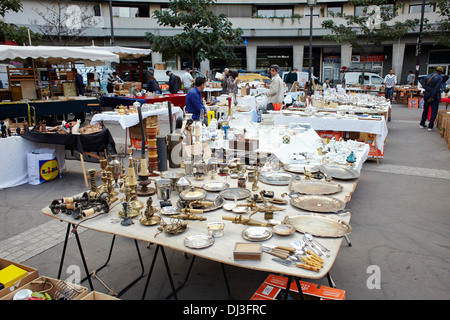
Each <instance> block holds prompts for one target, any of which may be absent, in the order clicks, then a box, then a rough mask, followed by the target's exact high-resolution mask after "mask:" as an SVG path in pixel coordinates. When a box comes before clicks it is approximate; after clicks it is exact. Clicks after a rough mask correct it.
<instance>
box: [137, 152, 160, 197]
mask: <svg viewBox="0 0 450 320" xmlns="http://www.w3.org/2000/svg"><path fill="white" fill-rule="evenodd" d="M149 176H150V175H149V173H148V170H147V161H146V159H145V158H144V159H141V170H140V172H139V187H138V189H137V191H136V193H137V195H138V197H149V196H152V195H154V194H155V193H156V189H155V188H149V187H148V185H149V184H150V183H151V182H152V180H150V179H149V178H148V177H149Z"/></svg>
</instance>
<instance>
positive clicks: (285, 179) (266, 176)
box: [259, 172, 295, 186]
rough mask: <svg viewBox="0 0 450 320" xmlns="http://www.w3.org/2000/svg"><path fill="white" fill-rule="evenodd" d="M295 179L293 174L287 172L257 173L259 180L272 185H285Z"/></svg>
mask: <svg viewBox="0 0 450 320" xmlns="http://www.w3.org/2000/svg"><path fill="white" fill-rule="evenodd" d="M294 179H295V175H294V174H292V173H289V172H263V173H261V174H260V175H259V181H261V182H262V183H265V184H271V185H274V186H287V185H289V183H290V182H291V181H292V180H294Z"/></svg>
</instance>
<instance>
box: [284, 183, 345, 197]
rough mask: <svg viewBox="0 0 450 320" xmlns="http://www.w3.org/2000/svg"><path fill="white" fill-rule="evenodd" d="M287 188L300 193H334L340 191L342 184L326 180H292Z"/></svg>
mask: <svg viewBox="0 0 450 320" xmlns="http://www.w3.org/2000/svg"><path fill="white" fill-rule="evenodd" d="M289 190H291V191H293V192H298V193H301V194H309V195H312V194H317V195H326V194H335V193H338V192H341V191H342V186H341V185H340V184H337V183H334V182H326V181H292V182H291V184H289Z"/></svg>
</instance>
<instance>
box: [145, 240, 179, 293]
mask: <svg viewBox="0 0 450 320" xmlns="http://www.w3.org/2000/svg"><path fill="white" fill-rule="evenodd" d="M159 249H161V253H162V256H163V260H164V265H165V267H166V271H167V276H168V277H169V282H170V286H171V287H172V295H173V296H174V298H175V300H178V297H177V293H176V290H175V286H174V283H173V279H172V274H171V272H170V268H169V264H168V262H167V257H166V253H165V252H164V247H163V246H161V245H159V244H158V245H157V246H156V250H155V253H154V254H153V259H152V264H151V266H150V271H149V272H148V276H147V281H146V282H145V287H144V292H143V294H142V300H144V299H145V295H146V293H147V289H148V285H149V283H150V278H151V276H152V273H153V268H154V267H155V262H156V257H157V256H158V251H159Z"/></svg>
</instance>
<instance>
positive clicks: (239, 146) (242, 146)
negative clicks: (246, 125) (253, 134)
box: [229, 139, 259, 151]
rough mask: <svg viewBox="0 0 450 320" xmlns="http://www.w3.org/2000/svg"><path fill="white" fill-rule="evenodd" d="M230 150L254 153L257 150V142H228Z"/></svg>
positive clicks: (247, 140)
mask: <svg viewBox="0 0 450 320" xmlns="http://www.w3.org/2000/svg"><path fill="white" fill-rule="evenodd" d="M229 147H230V149H235V150H245V151H254V150H256V149H258V148H259V140H256V139H245V140H230V141H229Z"/></svg>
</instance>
